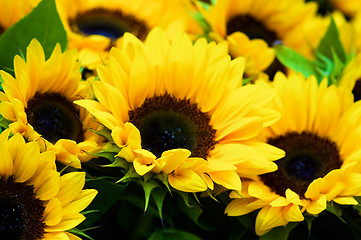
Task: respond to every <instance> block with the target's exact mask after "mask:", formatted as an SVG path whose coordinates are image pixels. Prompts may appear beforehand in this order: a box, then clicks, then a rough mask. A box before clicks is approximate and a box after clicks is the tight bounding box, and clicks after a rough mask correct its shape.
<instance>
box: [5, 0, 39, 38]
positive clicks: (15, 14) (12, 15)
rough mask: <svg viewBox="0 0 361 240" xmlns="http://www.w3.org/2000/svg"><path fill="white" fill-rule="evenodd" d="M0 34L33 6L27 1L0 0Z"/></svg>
mask: <svg viewBox="0 0 361 240" xmlns="http://www.w3.org/2000/svg"><path fill="white" fill-rule="evenodd" d="M0 6H1V7H0V36H1V34H2V33H3V32H5V30H6V29H8V28H9V27H11V26H12V25H14V24H15V23H16V22H17V21H19V20H20V19H21V18H23V17H24V16H25V15H26V14H27V13H29V12H30V11H31V9H32V7H33V5H32V4H30V3H29V1H26V0H19V1H11V2H9V1H6V0H1V1H0Z"/></svg>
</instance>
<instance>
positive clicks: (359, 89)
mask: <svg viewBox="0 0 361 240" xmlns="http://www.w3.org/2000/svg"><path fill="white" fill-rule="evenodd" d="M352 94H353V97H354V101H355V102H356V101H358V100H360V99H361V79H358V80H357V81H356V83H355V86H354V87H353V89H352Z"/></svg>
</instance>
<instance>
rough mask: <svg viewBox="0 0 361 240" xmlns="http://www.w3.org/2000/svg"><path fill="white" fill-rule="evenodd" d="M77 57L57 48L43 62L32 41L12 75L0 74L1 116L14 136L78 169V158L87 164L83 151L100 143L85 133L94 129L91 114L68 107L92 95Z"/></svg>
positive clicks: (40, 51)
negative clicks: (52, 152)
mask: <svg viewBox="0 0 361 240" xmlns="http://www.w3.org/2000/svg"><path fill="white" fill-rule="evenodd" d="M76 57H77V56H76V53H75V51H68V52H65V53H62V52H61V49H60V45H59V44H58V45H57V46H56V47H55V49H54V51H53V53H52V55H51V56H50V58H49V59H48V60H45V56H44V52H43V49H42V47H41V45H40V43H39V42H38V41H37V40H35V39H34V40H32V41H31V42H30V44H29V46H28V48H27V53H26V61H25V60H24V59H22V58H21V57H20V56H15V59H14V70H15V77H13V76H11V75H10V74H8V73H6V72H4V71H1V72H0V73H1V76H2V79H3V81H4V82H3V84H2V87H3V89H4V92H1V93H0V100H1V103H0V114H1V115H2V116H3V117H4V118H6V119H7V120H9V121H10V122H11V124H10V125H9V128H10V129H11V131H12V133H13V134H14V133H16V132H19V133H21V134H22V135H24V136H25V137H27V138H28V139H29V140H38V141H39V144H41V145H42V146H43V147H44V148H46V149H48V150H49V149H52V150H54V151H55V152H56V153H57V160H58V161H60V162H62V163H63V164H66V165H71V166H73V167H76V168H79V167H80V161H79V159H80V160H81V161H87V160H89V159H90V158H91V157H90V156H89V155H88V154H87V152H90V153H91V152H94V151H96V150H97V149H99V144H100V142H101V141H102V139H101V138H100V137H99V136H98V135H97V134H94V133H92V132H90V131H89V130H88V128H93V129H97V128H98V124H97V123H95V122H93V121H91V115H89V114H88V113H87V112H86V111H84V110H79V108H78V106H76V105H74V104H73V103H72V101H73V100H75V99H80V98H82V97H87V94H88V92H90V85H89V83H88V82H86V81H82V80H81V74H80V71H79V69H80V64H79V62H77V60H76ZM40 136H41V137H42V138H40Z"/></svg>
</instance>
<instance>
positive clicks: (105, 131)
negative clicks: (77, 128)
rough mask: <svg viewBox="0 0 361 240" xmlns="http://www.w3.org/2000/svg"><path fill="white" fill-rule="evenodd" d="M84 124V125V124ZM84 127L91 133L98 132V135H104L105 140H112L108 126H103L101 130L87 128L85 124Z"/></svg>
mask: <svg viewBox="0 0 361 240" xmlns="http://www.w3.org/2000/svg"><path fill="white" fill-rule="evenodd" d="M84 126H85V125H84ZM86 128H87V129H88V130H89V131H92V132H93V133H95V134H98V135H99V136H102V137H104V138H105V139H106V140H108V141H110V142H113V138H112V135H111V131H110V130H109V129H108V128H103V129H101V130H94V129H91V128H88V127H87V126H86Z"/></svg>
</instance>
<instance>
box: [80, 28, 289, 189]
mask: <svg viewBox="0 0 361 240" xmlns="http://www.w3.org/2000/svg"><path fill="white" fill-rule="evenodd" d="M243 67H244V61H243V59H241V58H238V59H235V60H233V61H231V60H230V57H229V56H228V55H227V46H226V45H225V44H219V45H216V44H215V43H214V42H212V43H209V44H207V42H206V40H205V39H203V38H201V39H199V40H197V41H196V43H195V44H194V45H193V44H192V42H191V40H190V38H189V37H188V36H186V35H185V34H179V35H178V36H177V37H176V38H175V39H174V40H173V41H171V42H170V41H168V40H167V38H166V35H165V33H164V31H163V30H161V29H160V28H156V29H155V30H153V31H151V32H150V34H149V36H148V37H147V39H146V41H145V43H144V44H143V43H142V42H141V41H140V40H139V39H137V38H136V37H135V36H134V35H132V34H125V35H124V38H123V46H122V48H121V49H117V48H113V49H112V50H111V52H110V58H109V63H108V65H106V66H99V68H98V69H97V70H98V74H99V78H100V81H96V82H94V83H93V90H94V94H95V96H96V99H97V100H98V101H95V100H86V99H84V100H77V101H75V103H76V104H79V105H80V106H82V107H84V108H86V109H87V110H88V111H89V112H90V113H91V114H92V115H94V116H95V118H96V119H97V120H98V121H99V122H100V123H102V124H103V125H105V126H106V127H107V128H108V129H110V130H111V131H112V137H113V139H114V142H115V143H116V144H117V145H118V146H119V147H121V151H120V152H119V153H118V156H119V157H122V158H124V159H126V160H127V161H128V162H129V163H130V164H133V166H134V168H135V171H136V172H137V173H138V174H139V175H144V174H146V173H148V172H153V173H156V174H158V173H165V174H166V175H167V176H168V180H169V182H170V184H171V185H172V186H173V187H174V188H176V189H179V190H181V191H186V192H192V191H193V192H196V191H204V190H205V189H207V187H209V188H212V187H213V182H212V181H211V179H212V180H213V181H214V182H216V183H218V184H220V185H222V186H224V187H226V188H230V189H240V187H241V182H240V178H239V176H238V174H241V175H248V174H249V172H252V171H255V172H269V171H272V170H275V169H276V168H275V167H276V164H274V163H273V162H272V161H271V160H275V159H278V158H280V157H282V156H283V155H282V154H283V152H282V151H281V150H279V149H276V148H273V147H271V146H270V145H267V144H263V143H261V142H257V141H255V140H253V138H254V137H255V136H256V135H257V134H258V132H259V131H260V130H261V129H262V128H263V127H265V126H268V125H269V124H271V123H273V122H274V121H275V120H276V119H277V118H278V113H277V112H275V111H272V110H270V109H268V108H265V107H264V105H265V104H267V102H269V101H270V100H271V98H272V95H273V93H272V91H269V89H267V91H264V90H263V89H262V88H260V87H258V86H243V87H241V84H242V79H241V78H242V77H241V76H242V71H243ZM209 177H210V178H209Z"/></svg>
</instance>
